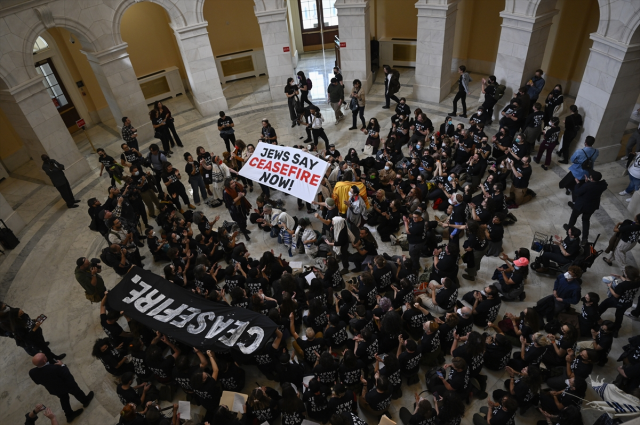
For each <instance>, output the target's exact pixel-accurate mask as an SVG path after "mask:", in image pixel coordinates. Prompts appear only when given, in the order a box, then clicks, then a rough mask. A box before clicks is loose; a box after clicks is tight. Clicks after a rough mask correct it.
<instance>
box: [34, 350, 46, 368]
mask: <svg viewBox="0 0 640 425" xmlns="http://www.w3.org/2000/svg"><path fill="white" fill-rule="evenodd" d="M31 363H33V365H34V366H36V367H42V366H44V365H45V364H47V356H45V355H44V354H42V353H38V354H36V355H35V356H33V358H32V359H31Z"/></svg>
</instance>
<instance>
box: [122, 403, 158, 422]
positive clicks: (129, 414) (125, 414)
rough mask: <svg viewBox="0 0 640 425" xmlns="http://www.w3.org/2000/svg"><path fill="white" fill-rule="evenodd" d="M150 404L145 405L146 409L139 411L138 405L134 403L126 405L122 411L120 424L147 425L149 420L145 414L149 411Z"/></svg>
mask: <svg viewBox="0 0 640 425" xmlns="http://www.w3.org/2000/svg"><path fill="white" fill-rule="evenodd" d="M149 407H150V406H147V407H145V409H144V410H143V411H142V412H140V413H138V412H136V405H135V404H133V403H129V404H127V405H125V406H124V407H123V408H122V410H121V411H120V421H119V422H118V425H146V423H147V421H146V419H145V417H144V414H145V413H147V410H148V409H149Z"/></svg>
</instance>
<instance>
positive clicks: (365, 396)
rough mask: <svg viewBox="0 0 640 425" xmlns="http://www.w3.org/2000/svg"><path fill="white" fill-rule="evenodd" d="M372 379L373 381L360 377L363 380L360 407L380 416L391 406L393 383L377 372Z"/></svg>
mask: <svg viewBox="0 0 640 425" xmlns="http://www.w3.org/2000/svg"><path fill="white" fill-rule="evenodd" d="M370 381H371V383H369V382H368V381H367V380H366V379H364V378H363V377H360V382H362V394H361V395H360V402H359V404H360V409H362V410H363V411H364V412H368V413H370V414H372V415H375V416H380V415H382V414H385V412H386V411H387V409H388V408H389V406H391V397H392V395H393V393H392V391H391V388H390V387H391V385H390V384H389V380H388V379H387V378H385V377H384V376H379V374H376V375H375V377H374V378H373V379H371V380H370ZM387 415H388V414H387Z"/></svg>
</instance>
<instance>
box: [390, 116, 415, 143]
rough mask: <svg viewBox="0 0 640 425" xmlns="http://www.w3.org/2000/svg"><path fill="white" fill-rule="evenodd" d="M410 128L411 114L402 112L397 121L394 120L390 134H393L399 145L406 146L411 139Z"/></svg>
mask: <svg viewBox="0 0 640 425" xmlns="http://www.w3.org/2000/svg"><path fill="white" fill-rule="evenodd" d="M409 129H410V123H409V115H408V114H407V115H405V114H400V115H398V118H397V119H396V120H395V121H392V123H391V130H389V136H391V135H393V136H394V137H395V139H396V140H397V143H398V145H400V146H404V145H406V144H407V142H408V141H409Z"/></svg>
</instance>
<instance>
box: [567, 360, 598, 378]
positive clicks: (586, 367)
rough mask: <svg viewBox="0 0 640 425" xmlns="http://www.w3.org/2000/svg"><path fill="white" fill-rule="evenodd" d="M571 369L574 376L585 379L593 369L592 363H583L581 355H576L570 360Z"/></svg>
mask: <svg viewBox="0 0 640 425" xmlns="http://www.w3.org/2000/svg"><path fill="white" fill-rule="evenodd" d="M571 370H572V371H573V373H574V375H575V376H579V377H581V378H584V379H587V378H588V377H589V375H591V372H592V371H593V363H585V362H584V360H583V359H582V357H581V356H577V357H576V358H575V359H574V360H573V361H572V362H571Z"/></svg>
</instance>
